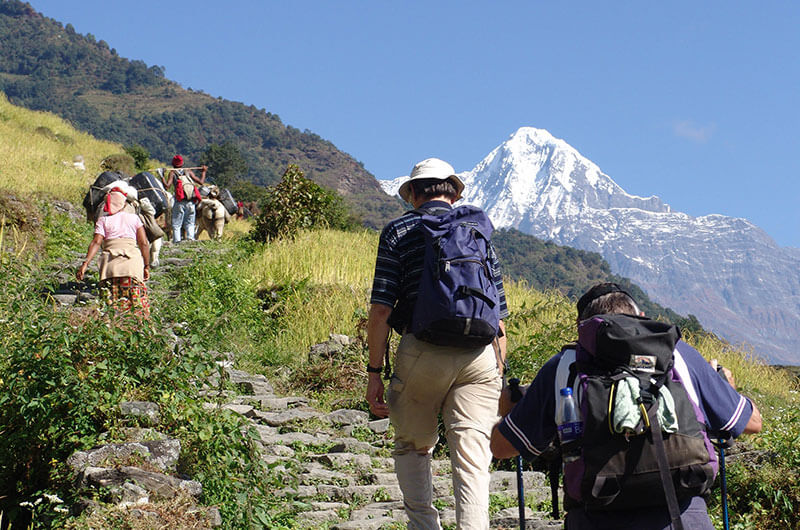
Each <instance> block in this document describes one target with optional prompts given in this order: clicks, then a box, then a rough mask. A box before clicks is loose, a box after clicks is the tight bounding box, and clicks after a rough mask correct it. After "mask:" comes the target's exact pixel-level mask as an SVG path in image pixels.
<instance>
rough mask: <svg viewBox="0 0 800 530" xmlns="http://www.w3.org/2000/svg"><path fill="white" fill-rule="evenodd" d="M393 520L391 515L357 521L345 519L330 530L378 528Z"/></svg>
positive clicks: (374, 529) (387, 524) (375, 529)
mask: <svg viewBox="0 0 800 530" xmlns="http://www.w3.org/2000/svg"><path fill="white" fill-rule="evenodd" d="M394 523H395V520H394V519H393V518H391V517H379V518H377V519H363V520H359V521H346V522H344V523H338V524H335V525H333V526H331V527H330V528H331V530H380V529H381V528H383V527H384V525H386V526H390V525H393V524H394Z"/></svg>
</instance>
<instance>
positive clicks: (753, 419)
mask: <svg viewBox="0 0 800 530" xmlns="http://www.w3.org/2000/svg"><path fill="white" fill-rule="evenodd" d="M708 364H710V365H711V368H713V369H714V370H715V371H716V372H717V373H721V374H722V376H723V377H724V378H725V380H726V381H728V384H729V385H731V388H733V389H734V390H736V380H735V379H734V377H733V373H732V372H731V371H730V370H728V369H727V368H725V367H724V366H720V365H719V361H717V360H716V359H711V360H710V361H708ZM746 399H747V400H748V401H749V402H750V405H751V406H752V407H753V412H752V413H751V414H750V418H749V419H748V420H747V425H745V427H744V431H742V433H743V434H755V433H758V432H761V412H759V410H758V407H756V404H755V403H753V400H752V399H749V398H746Z"/></svg>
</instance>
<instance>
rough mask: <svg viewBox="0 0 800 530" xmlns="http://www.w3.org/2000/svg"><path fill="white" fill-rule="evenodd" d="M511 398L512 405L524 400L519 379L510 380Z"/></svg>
mask: <svg viewBox="0 0 800 530" xmlns="http://www.w3.org/2000/svg"><path fill="white" fill-rule="evenodd" d="M508 391H509V394H510V395H509V397H510V398H511V402H512V403H516V402H518V401H519V400H521V399H522V391H521V390H520V389H519V379H518V378H516V377H512V378H511V379H509V380H508Z"/></svg>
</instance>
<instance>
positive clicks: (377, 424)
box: [367, 418, 390, 434]
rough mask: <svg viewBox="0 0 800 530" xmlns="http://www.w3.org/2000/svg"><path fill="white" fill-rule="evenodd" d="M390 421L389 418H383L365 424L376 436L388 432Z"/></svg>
mask: <svg viewBox="0 0 800 530" xmlns="http://www.w3.org/2000/svg"><path fill="white" fill-rule="evenodd" d="M389 425H390V420H389V418H383V419H381V420H373V421H371V422H369V423H367V427H369V429H370V430H371V431H372V432H374V433H376V434H383V433H385V432H386V431H388V430H389Z"/></svg>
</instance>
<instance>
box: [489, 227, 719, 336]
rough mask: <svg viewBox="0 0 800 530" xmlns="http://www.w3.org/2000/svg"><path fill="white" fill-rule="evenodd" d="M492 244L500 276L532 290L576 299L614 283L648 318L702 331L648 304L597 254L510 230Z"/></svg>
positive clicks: (688, 320)
mask: <svg viewBox="0 0 800 530" xmlns="http://www.w3.org/2000/svg"><path fill="white" fill-rule="evenodd" d="M492 243H493V244H494V246H495V249H496V250H497V254H498V256H499V257H500V260H501V264H502V267H503V274H504V275H505V276H507V277H509V278H513V279H522V280H525V281H526V282H528V285H529V286H530V287H531V288H533V289H536V290H539V291H546V290H557V291H559V292H561V293H562V294H563V295H565V296H568V297H570V298H572V299H577V298H578V297H580V296H581V295H582V294H583V293H584V292H585V291H586V290H587V289H588V288H589V287H591V286H592V285H595V284H597V283H601V282H609V281H610V282H615V283H618V284H619V285H620V286H622V287H623V288H624V289H625V290H626V291H627V292H628V293H630V294H631V296H633V297H634V298H635V299H636V301H637V302H638V303H639V308H640V309H641V310H642V311H644V312H645V314H646V315H647V316H649V317H652V318H657V317H661V318H663V319H666V320H668V321H669V322H672V323H673V324H677V325H678V326H679V327H680V328H681V329H684V330H690V331H695V332H699V331H703V328H702V326H701V325H700V323H699V322H698V320H697V318H696V317H695V316H694V315H689V316H688V317H684V316H682V315H679V314H678V313H676V312H675V311H673V310H672V309H669V308H665V307H662V306H660V305H658V304H657V303H655V302H653V301H652V300H650V298H649V297H648V296H647V294H645V292H644V291H643V290H642V289H641V288H640V287H639V286H637V285H635V284H634V283H633V282H632V281H631V280H630V279H628V278H623V277H621V276H618V275H616V274H612V273H611V268H610V267H609V265H608V262H607V261H606V260H605V259H603V256H601V255H600V254H598V253H597V252H588V251H585V250H577V249H574V248H572V247H567V246H562V245H557V244H555V243H553V242H551V241H542V240H541V239H538V238H536V237H534V236H531V235H528V234H524V233H522V232H520V231H519V230H515V229H513V228H511V229H502V230H498V231H496V232H495V233H494V235H493V236H492Z"/></svg>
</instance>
